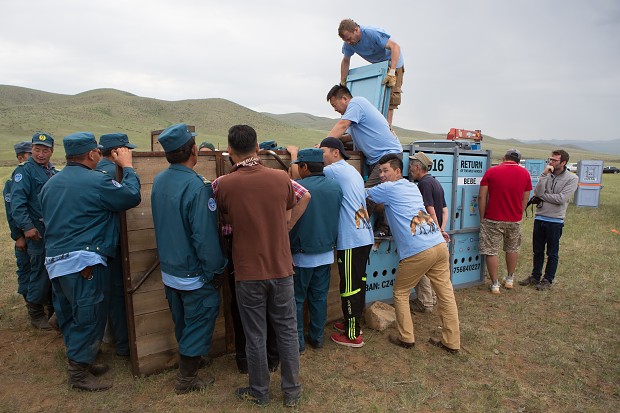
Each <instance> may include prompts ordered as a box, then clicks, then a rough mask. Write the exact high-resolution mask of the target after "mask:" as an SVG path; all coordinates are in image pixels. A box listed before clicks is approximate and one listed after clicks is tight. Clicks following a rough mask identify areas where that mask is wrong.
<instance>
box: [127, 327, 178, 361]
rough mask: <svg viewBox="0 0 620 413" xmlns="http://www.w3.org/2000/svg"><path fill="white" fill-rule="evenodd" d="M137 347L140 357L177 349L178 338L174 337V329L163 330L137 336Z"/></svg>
mask: <svg viewBox="0 0 620 413" xmlns="http://www.w3.org/2000/svg"><path fill="white" fill-rule="evenodd" d="M136 349H137V353H138V359H141V358H143V357H146V356H150V355H152V354H157V353H160V352H163V351H169V350H172V351H174V352H176V351H177V340H176V338H175V337H174V331H172V330H170V331H163V332H161V333H158V334H149V335H146V336H142V337H136Z"/></svg>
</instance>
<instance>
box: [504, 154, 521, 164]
mask: <svg viewBox="0 0 620 413" xmlns="http://www.w3.org/2000/svg"><path fill="white" fill-rule="evenodd" d="M504 159H506V160H507V161H513V162H516V163H519V162H520V161H521V159H519V157H518V156H517V155H516V154H514V153H507V154H506V155H504Z"/></svg>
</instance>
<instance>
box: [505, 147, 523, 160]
mask: <svg viewBox="0 0 620 413" xmlns="http://www.w3.org/2000/svg"><path fill="white" fill-rule="evenodd" d="M504 156H505V157H506V158H510V159H512V160H515V162H517V163H518V162H521V152H519V150H518V149H508V151H506V155H504Z"/></svg>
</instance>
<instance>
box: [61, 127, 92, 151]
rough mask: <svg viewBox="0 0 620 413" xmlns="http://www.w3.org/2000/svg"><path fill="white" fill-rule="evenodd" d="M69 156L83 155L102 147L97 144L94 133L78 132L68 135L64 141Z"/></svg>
mask: <svg viewBox="0 0 620 413" xmlns="http://www.w3.org/2000/svg"><path fill="white" fill-rule="evenodd" d="M62 144H63V145H64V147H65V153H66V154H67V155H81V154H83V153H86V152H89V151H92V150H93V149H96V148H99V149H101V146H100V145H98V144H97V140H96V139H95V135H94V134H93V133H92V132H76V133H72V134H71V135H67V136H65V137H64V139H63V140H62Z"/></svg>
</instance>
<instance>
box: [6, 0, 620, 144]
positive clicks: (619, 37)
mask: <svg viewBox="0 0 620 413" xmlns="http://www.w3.org/2000/svg"><path fill="white" fill-rule="evenodd" d="M2 3H3V4H2V8H3V16H5V19H4V22H3V25H2V26H1V27H0V59H2V62H3V64H2V65H1V66H0V78H1V79H3V83H7V84H12V85H17V86H24V87H31V88H36V89H41V90H45V91H50V92H57V93H67V94H75V93H80V92H83V91H85V90H90V89H95V88H101V87H112V88H116V89H121V90H125V91H128V92H131V93H134V94H137V95H140V96H147V97H153V98H158V99H164V100H182V99H197V98H209V97H220V98H225V99H229V100H232V101H234V102H236V103H239V104H241V105H244V106H247V107H250V108H252V109H254V110H258V111H269V112H275V113H285V112H307V113H312V114H315V115H319V116H330V117H335V116H336V114H335V112H333V111H332V109H331V107H330V106H329V105H328V104H327V103H326V101H325V95H326V93H327V91H328V90H329V88H330V87H331V86H332V85H333V84H334V83H336V82H337V81H338V80H339V66H340V60H341V58H342V55H341V51H340V49H341V41H340V40H339V39H338V37H337V34H336V30H337V26H338V23H339V21H340V20H341V19H342V18H349V17H350V18H353V19H354V20H356V21H358V22H359V23H360V24H368V25H375V26H380V27H384V28H386V29H387V30H388V32H390V33H391V34H392V38H393V39H394V40H395V41H397V42H398V43H399V44H400V45H401V47H402V50H403V54H404V57H405V68H406V74H405V84H404V95H403V103H402V105H401V107H400V108H399V109H398V111H397V112H396V114H395V117H394V119H395V124H396V125H398V126H402V127H406V128H411V129H418V130H426V131H429V132H441V133H444V132H447V130H448V129H449V128H450V127H460V128H466V129H482V130H483V132H485V133H487V134H490V135H493V136H496V137H500V138H518V139H530V138H531V139H540V138H543V139H544V138H548V139H551V138H560V137H561V138H572V139H611V138H614V137H618V135H617V133H616V132H615V119H616V117H617V116H616V115H615V113H616V112H617V108H618V107H619V106H620V75H618V69H617V68H618V67H620V5H619V4H618V2H616V1H613V0H592V1H581V0H577V1H574V2H571V4H570V7H568V6H567V5H566V3H565V2H562V1H560V0H542V1H541V0H539V1H535V0H523V1H508V2H496V1H491V0H470V1H468V2H461V1H456V0H444V1H441V2H426V1H418V0H414V1H393V2H390V3H387V4H388V5H389V6H390V7H387V6H386V5H379V4H378V3H376V2H371V1H368V0H361V1H358V2H356V3H355V5H354V7H352V6H351V4H333V2H331V1H326V0H315V1H313V2H310V3H300V2H286V1H278V0H264V1H262V2H251V1H247V0H244V1H234V2H232V1H231V2H222V1H217V2H215V1H199V0H180V1H164V0H154V1H144V0H137V1H131V2H126V1H118V0H111V1H102V0H92V1H89V2H82V1H76V0H59V1H54V2H49V1H41V0H33V1H28V2H17V1H6V0H5V1H3V2H2ZM352 63H353V65H352V66H353V67H354V66H359V65H362V64H365V63H364V62H363V61H362V60H361V59H359V58H358V57H354V58H353V60H352ZM612 122H613V123H612Z"/></svg>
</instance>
